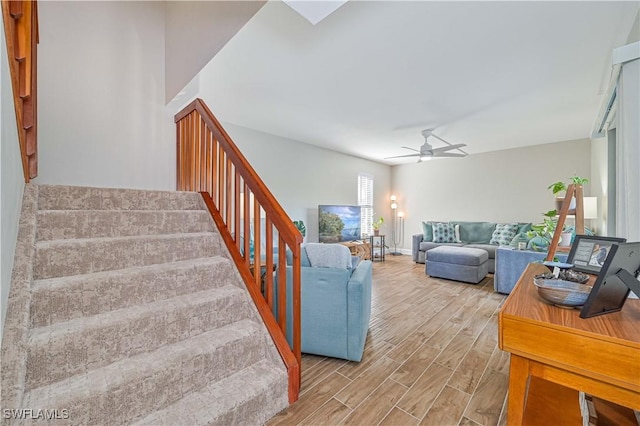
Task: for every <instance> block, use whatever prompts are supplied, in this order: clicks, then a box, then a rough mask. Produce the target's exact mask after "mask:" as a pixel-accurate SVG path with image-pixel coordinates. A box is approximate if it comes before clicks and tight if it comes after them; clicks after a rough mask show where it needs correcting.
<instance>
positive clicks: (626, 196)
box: [616, 59, 640, 241]
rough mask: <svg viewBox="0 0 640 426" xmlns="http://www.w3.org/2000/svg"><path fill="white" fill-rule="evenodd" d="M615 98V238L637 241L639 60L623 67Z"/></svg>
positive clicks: (639, 218)
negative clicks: (616, 121) (616, 97)
mask: <svg viewBox="0 0 640 426" xmlns="http://www.w3.org/2000/svg"><path fill="white" fill-rule="evenodd" d="M618 96H619V99H618V112H617V120H618V125H617V131H616V139H617V153H616V181H617V190H616V200H617V206H616V207H617V209H616V234H617V235H618V236H621V237H625V238H626V239H627V241H640V59H635V60H633V61H630V62H627V63H625V64H624V65H623V66H622V69H621V71H620V80H619V82H618Z"/></svg>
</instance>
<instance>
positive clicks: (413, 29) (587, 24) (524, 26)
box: [200, 0, 640, 164]
mask: <svg viewBox="0 0 640 426" xmlns="http://www.w3.org/2000/svg"><path fill="white" fill-rule="evenodd" d="M639 7H640V6H639V3H638V2H609V1H605V2H480V1H477V2H431V1H429V2H415V1H414V2H398V1H393V2H392V1H373V2H364V1H353V0H352V1H349V2H347V3H346V4H344V5H343V6H342V7H340V8H339V9H338V10H336V11H335V12H334V13H332V14H331V15H329V16H328V17H327V18H325V19H324V20H323V21H321V22H320V23H318V24H317V25H315V26H314V25H311V24H310V23H309V22H308V21H307V20H305V19H304V18H303V17H301V16H300V15H298V14H297V13H296V12H295V11H293V10H292V9H290V8H289V7H287V6H286V5H285V4H283V3H281V2H275V1H270V2H268V3H267V4H266V5H265V6H264V7H262V9H260V10H259V11H258V13H256V15H255V16H254V17H253V18H252V19H251V20H250V21H249V22H248V23H247V24H246V25H245V26H244V27H243V28H242V29H241V30H240V31H239V32H238V33H237V34H236V35H235V37H234V38H232V39H231V40H230V41H229V42H228V43H227V45H226V46H225V47H224V48H223V49H222V50H221V51H220V52H219V53H218V54H217V55H216V56H215V57H214V58H213V59H212V61H211V62H210V63H209V64H208V65H207V66H206V67H205V68H204V69H203V71H202V72H201V73H200V85H201V90H202V94H203V96H204V97H205V99H206V100H207V102H208V103H209V104H210V106H211V107H212V109H213V111H214V113H215V114H216V115H217V116H218V118H219V119H220V120H222V121H226V122H231V123H234V124H237V125H240V126H244V127H249V128H253V129H256V130H260V131H264V132H267V133H271V134H275V135H279V136H282V137H287V138H291V139H294V140H298V141H302V142H305V143H309V144H314V145H319V146H323V147H326V148H329V149H333V150H336V151H340V152H344V153H348V154H352V155H356V156H359V157H363V158H368V159H372V160H376V161H380V162H384V163H387V164H400V163H406V162H409V161H415V160H393V161H389V160H384V158H385V157H388V156H394V155H402V154H407V153H409V152H408V151H407V150H405V149H402V148H401V146H403V145H406V146H411V147H414V148H418V147H419V146H420V145H421V144H422V143H423V139H422V137H421V136H420V131H421V130H422V129H425V128H435V132H434V133H435V134H437V135H439V136H440V137H442V138H444V139H446V140H448V141H449V142H451V143H466V144H467V147H466V148H465V151H467V152H468V153H470V154H474V153H480V152H487V151H493V150H500V149H507V148H514V147H521V146H528V145H535V144H544V143H551V142H559V141H565V140H573V139H579V138H588V137H589V135H590V133H591V130H592V126H593V123H594V121H595V116H596V114H597V112H598V109H599V107H600V104H601V102H602V95H603V92H604V91H605V89H606V86H607V84H608V80H609V76H610V72H611V66H610V63H611V51H612V49H614V48H616V47H618V46H621V45H623V44H625V43H626V40H627V37H628V36H629V32H630V30H631V27H632V24H633V21H634V19H635V17H636V15H637V13H638V9H639ZM430 142H431V143H432V144H433V145H434V146H435V147H437V146H442V143H440V142H438V141H437V140H434V139H430Z"/></svg>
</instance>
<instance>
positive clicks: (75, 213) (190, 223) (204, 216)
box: [36, 210, 214, 241]
mask: <svg viewBox="0 0 640 426" xmlns="http://www.w3.org/2000/svg"><path fill="white" fill-rule="evenodd" d="M37 220H38V235H37V237H36V238H37V240H38V241H50V240H57V239H78V238H98V237H119V236H131V235H159V234H175V233H179V232H184V233H191V232H206V231H209V232H210V231H213V230H214V225H213V221H212V220H211V216H210V215H209V212H207V211H205V210H115V211H114V210H41V211H38V213H37Z"/></svg>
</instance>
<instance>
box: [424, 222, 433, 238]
mask: <svg viewBox="0 0 640 426" xmlns="http://www.w3.org/2000/svg"><path fill="white" fill-rule="evenodd" d="M422 241H433V224H432V222H422Z"/></svg>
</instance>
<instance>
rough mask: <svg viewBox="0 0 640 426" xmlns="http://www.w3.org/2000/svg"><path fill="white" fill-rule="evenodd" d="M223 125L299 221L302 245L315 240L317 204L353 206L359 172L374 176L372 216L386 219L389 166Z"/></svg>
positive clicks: (274, 192) (388, 193)
mask: <svg viewBox="0 0 640 426" xmlns="http://www.w3.org/2000/svg"><path fill="white" fill-rule="evenodd" d="M205 102H206V100H205ZM213 113H214V114H215V111H213ZM223 126H224V128H225V130H226V131H227V133H229V135H230V136H231V138H232V139H233V141H234V142H235V143H236V145H238V148H240V150H241V151H242V153H243V154H244V155H245V157H246V158H247V159H248V160H249V162H250V163H251V164H252V165H253V167H254V168H255V170H256V172H257V173H258V175H260V177H261V178H262V180H263V181H264V183H265V184H266V185H267V187H268V188H269V190H270V191H271V192H272V193H273V194H274V196H275V197H276V199H277V200H278V201H279V202H280V204H281V205H282V207H283V208H284V209H285V211H286V212H287V214H288V215H289V217H291V219H292V220H304V223H305V224H306V226H307V238H306V241H309V242H314V241H315V242H317V241H318V205H319V204H351V205H354V204H357V203H358V173H359V172H366V173H370V174H372V175H373V176H374V199H375V206H374V208H375V211H376V213H378V214H382V215H384V216H385V219H389V218H390V216H389V215H388V214H386V213H385V212H386V211H387V209H388V204H387V200H388V197H389V195H390V188H389V182H390V171H391V168H390V167H389V166H387V165H384V164H380V163H376V162H373V161H368V160H364V159H361V158H356V157H352V156H349V155H345V154H341V153H338V152H335V151H330V150H327V149H323V148H319V147H316V146H313V145H309V144H305V143H301V142H298V141H294V140H291V139H286V138H282V137H279V136H274V135H270V134H267V133H262V132H258V131H255V130H252V129H248V128H245V127H240V126H236V125H233V124H229V123H224V124H223ZM383 232H384V230H383Z"/></svg>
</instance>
